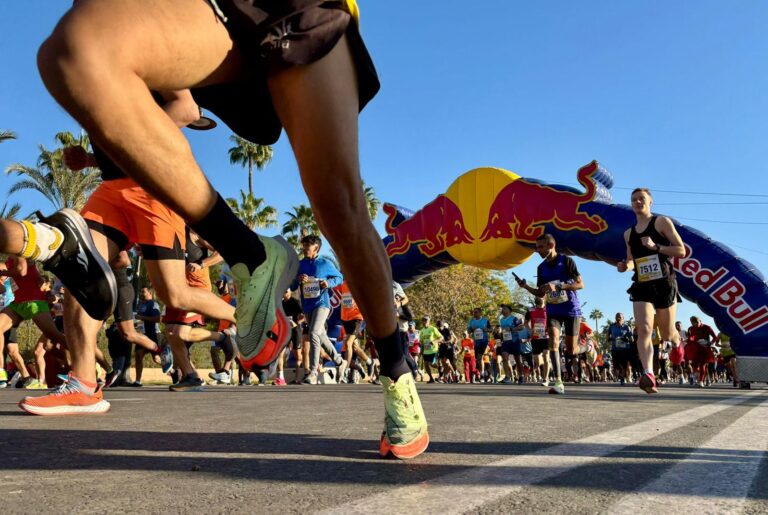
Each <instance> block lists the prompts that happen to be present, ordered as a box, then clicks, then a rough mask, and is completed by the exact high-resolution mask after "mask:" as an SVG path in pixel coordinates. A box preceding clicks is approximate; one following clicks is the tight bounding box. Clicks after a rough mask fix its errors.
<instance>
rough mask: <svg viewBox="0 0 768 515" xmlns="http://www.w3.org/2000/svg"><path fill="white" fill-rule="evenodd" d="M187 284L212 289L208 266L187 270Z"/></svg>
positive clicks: (202, 288)
mask: <svg viewBox="0 0 768 515" xmlns="http://www.w3.org/2000/svg"><path fill="white" fill-rule="evenodd" d="M187 284H188V285H190V286H191V287H193V288H200V289H201V290H208V291H211V275H210V274H209V273H208V269H207V268H201V269H200V270H196V271H194V272H187Z"/></svg>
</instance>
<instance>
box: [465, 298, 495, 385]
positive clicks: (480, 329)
mask: <svg viewBox="0 0 768 515" xmlns="http://www.w3.org/2000/svg"><path fill="white" fill-rule="evenodd" d="M491 329H492V328H491V323H490V322H489V321H488V319H487V318H485V317H484V316H483V312H482V310H481V309H480V308H475V309H474V310H472V318H470V319H469V322H467V331H468V332H469V334H470V335H471V336H472V340H474V342H475V356H476V357H477V358H478V359H480V367H479V369H480V377H482V378H485V377H486V374H489V373H490V371H489V370H486V364H490V361H486V359H485V349H487V348H488V344H489V339H490V336H491V334H490V331H491Z"/></svg>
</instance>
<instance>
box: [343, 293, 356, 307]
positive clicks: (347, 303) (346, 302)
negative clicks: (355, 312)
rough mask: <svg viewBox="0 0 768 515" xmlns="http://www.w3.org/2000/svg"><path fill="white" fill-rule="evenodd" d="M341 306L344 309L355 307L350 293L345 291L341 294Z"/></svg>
mask: <svg viewBox="0 0 768 515" xmlns="http://www.w3.org/2000/svg"><path fill="white" fill-rule="evenodd" d="M341 307H342V308H344V309H352V308H354V307H355V301H354V299H353V298H352V294H351V293H345V294H343V295H342V296H341Z"/></svg>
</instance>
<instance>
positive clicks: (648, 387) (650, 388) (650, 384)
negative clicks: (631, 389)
mask: <svg viewBox="0 0 768 515" xmlns="http://www.w3.org/2000/svg"><path fill="white" fill-rule="evenodd" d="M638 386H639V387H640V389H641V390H643V391H644V392H645V393H648V394H650V393H659V390H657V389H656V378H655V377H654V376H653V374H649V373H646V374H643V376H642V377H641V378H640V381H639V382H638Z"/></svg>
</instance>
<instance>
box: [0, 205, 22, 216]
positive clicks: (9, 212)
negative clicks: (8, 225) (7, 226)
mask: <svg viewBox="0 0 768 515" xmlns="http://www.w3.org/2000/svg"><path fill="white" fill-rule="evenodd" d="M19 211H21V204H19V203H18V202H17V203H15V204H13V205H12V206H11V207H10V208H9V207H8V202H7V201H6V202H5V203H4V204H3V208H2V209H0V218H2V219H3V220H15V219H16V215H18V214H19Z"/></svg>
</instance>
